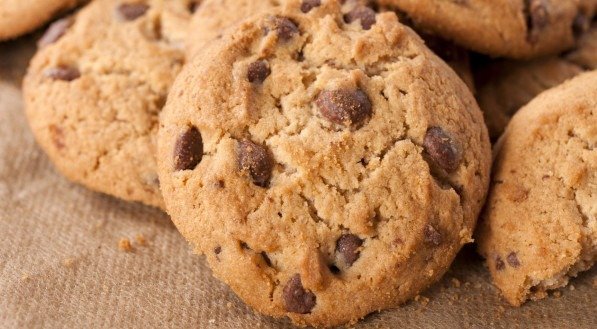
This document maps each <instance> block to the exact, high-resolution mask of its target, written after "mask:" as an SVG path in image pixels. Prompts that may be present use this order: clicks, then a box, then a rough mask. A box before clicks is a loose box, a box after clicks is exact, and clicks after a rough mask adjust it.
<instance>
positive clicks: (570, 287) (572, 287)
mask: <svg viewBox="0 0 597 329" xmlns="http://www.w3.org/2000/svg"><path fill="white" fill-rule="evenodd" d="M568 289H570V291H574V290H576V287H575V286H574V285H573V284H571V285H570V286H569V287H568Z"/></svg>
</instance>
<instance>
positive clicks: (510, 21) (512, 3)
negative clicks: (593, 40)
mask: <svg viewBox="0 0 597 329" xmlns="http://www.w3.org/2000/svg"><path fill="white" fill-rule="evenodd" d="M379 2H380V3H381V4H384V5H389V6H395V7H396V8H398V9H399V10H402V11H404V12H405V13H406V14H408V15H409V16H410V17H411V18H412V19H413V20H414V21H415V22H416V23H417V24H418V25H420V26H422V27H425V28H427V29H430V30H431V31H433V32H435V33H437V34H439V35H440V36H443V37H444V38H447V39H450V40H453V41H455V42H456V43H458V44H460V45H462V46H464V47H466V48H469V49H472V50H475V51H477V52H480V53H484V54H488V55H491V56H505V57H511V58H531V57H538V56H540V55H547V54H555V53H558V52H560V51H563V50H566V49H568V48H571V47H572V46H573V45H574V41H575V37H576V35H578V34H579V33H582V31H583V30H585V29H586V28H587V27H588V24H589V23H590V21H591V18H592V17H593V15H594V11H595V7H596V5H597V1H596V0H491V1H488V0H454V1H446V0H379Z"/></svg>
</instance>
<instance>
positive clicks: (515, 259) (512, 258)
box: [506, 252, 520, 267]
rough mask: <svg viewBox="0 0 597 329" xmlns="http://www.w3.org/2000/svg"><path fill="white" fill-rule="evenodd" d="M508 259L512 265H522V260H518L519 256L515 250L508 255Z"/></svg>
mask: <svg viewBox="0 0 597 329" xmlns="http://www.w3.org/2000/svg"><path fill="white" fill-rule="evenodd" d="M506 261H508V264H510V266H512V267H519V266H520V261H519V260H518V256H517V255H516V253H515V252H511V253H509V254H508V256H507V257H506Z"/></svg>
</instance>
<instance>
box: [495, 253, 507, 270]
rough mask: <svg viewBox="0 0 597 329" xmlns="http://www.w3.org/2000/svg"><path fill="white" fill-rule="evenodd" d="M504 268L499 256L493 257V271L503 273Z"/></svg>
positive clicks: (504, 265)
mask: <svg viewBox="0 0 597 329" xmlns="http://www.w3.org/2000/svg"><path fill="white" fill-rule="evenodd" d="M504 268H506V264H504V261H503V260H502V258H501V257H500V256H496V257H495V269H496V270H497V271H503V270H504Z"/></svg>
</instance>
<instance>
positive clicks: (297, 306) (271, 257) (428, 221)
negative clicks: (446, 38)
mask: <svg viewBox="0 0 597 329" xmlns="http://www.w3.org/2000/svg"><path fill="white" fill-rule="evenodd" d="M305 3H308V4H309V5H308V6H306V5H305ZM363 8H364V7H354V6H351V4H350V3H346V4H344V5H341V3H340V2H339V1H336V0H323V1H289V2H288V3H287V4H285V5H284V6H282V7H280V8H278V9H274V10H272V11H270V12H269V13H266V14H259V15H257V16H254V17H252V18H250V19H249V20H247V21H245V22H243V23H241V24H240V25H238V26H237V27H236V28H235V29H234V30H233V31H231V32H229V34H225V35H224V36H223V37H222V39H221V41H220V42H218V43H217V44H216V45H215V46H214V47H211V48H210V49H209V50H208V51H205V52H203V53H202V54H201V56H196V57H195V58H194V59H193V61H192V62H190V63H189V64H188V65H187V66H186V68H185V69H184V70H183V72H182V73H181V75H180V76H179V77H178V79H177V82H176V83H175V84H174V86H173V88H172V90H171V92H170V95H169V99H168V103H167V105H166V108H165V110H164V112H163V113H162V116H161V126H160V131H159V137H158V164H159V173H160V181H161V182H162V186H161V187H162V192H163V193H164V199H165V201H166V206H167V209H168V212H169V213H170V215H171V217H172V220H173V221H174V223H175V224H176V226H177V228H178V229H179V230H180V231H181V233H182V234H183V235H184V236H185V237H186V238H187V239H188V240H189V241H190V242H191V244H192V245H193V246H194V247H195V250H196V252H197V253H199V254H204V255H206V258H207V261H208V262H209V265H210V266H211V268H212V269H213V272H214V275H215V276H216V277H218V278H219V279H221V280H222V281H224V282H225V283H227V284H228V285H230V287H231V288H232V289H233V290H234V291H235V292H236V293H237V294H238V295H239V296H240V297H241V298H242V299H243V300H244V301H245V302H246V303H248V304H249V305H251V306H252V307H253V308H255V309H256V310H258V311H259V312H262V313H265V314H269V315H272V316H276V317H282V316H288V317H290V318H291V319H292V320H293V321H294V322H295V323H299V324H310V325H316V326H330V325H336V324H343V323H348V322H354V321H357V320H358V319H360V318H362V317H364V316H365V315H367V314H368V313H371V312H373V311H377V310H382V309H386V308H389V307H393V306H397V305H399V304H400V303H402V302H404V301H406V300H408V299H409V298H412V297H414V296H415V295H416V294H418V293H419V292H420V291H422V290H423V289H425V288H426V287H427V286H429V285H430V284H431V283H432V282H434V281H436V280H437V279H438V278H439V277H441V275H442V274H443V273H444V272H445V271H446V270H447V268H448V266H449V265H450V263H451V262H452V260H453V258H454V256H455V255H456V253H457V252H458V250H459V249H460V248H461V246H462V245H463V244H465V243H468V242H470V241H471V239H470V238H471V232H472V230H473V228H474V225H475V220H476V217H477V214H478V213H479V211H480V208H481V205H482V203H483V201H484V196H485V190H486V187H487V183H488V175H489V164H490V146H489V140H488V136H487V131H486V128H485V126H484V124H483V119H482V115H481V112H480V111H479V109H478V107H477V105H476V103H475V101H474V98H473V96H472V95H471V92H470V91H469V90H468V89H467V87H466V86H465V85H464V83H463V82H462V81H461V80H460V79H459V78H458V77H457V76H456V74H455V73H454V72H453V71H452V70H451V69H449V67H448V66H447V65H446V64H445V63H444V62H443V61H441V60H440V59H439V58H438V57H437V56H436V55H435V54H433V53H432V52H431V51H430V50H429V49H428V48H427V47H425V45H424V43H423V41H422V40H421V39H420V38H419V37H418V36H417V35H416V34H415V33H414V32H413V31H412V30H411V29H410V28H408V27H406V26H404V25H402V24H400V23H399V22H398V19H397V17H396V15H395V14H394V13H391V12H386V13H380V14H376V13H375V12H374V11H372V10H367V9H363ZM347 17H351V18H347Z"/></svg>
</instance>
